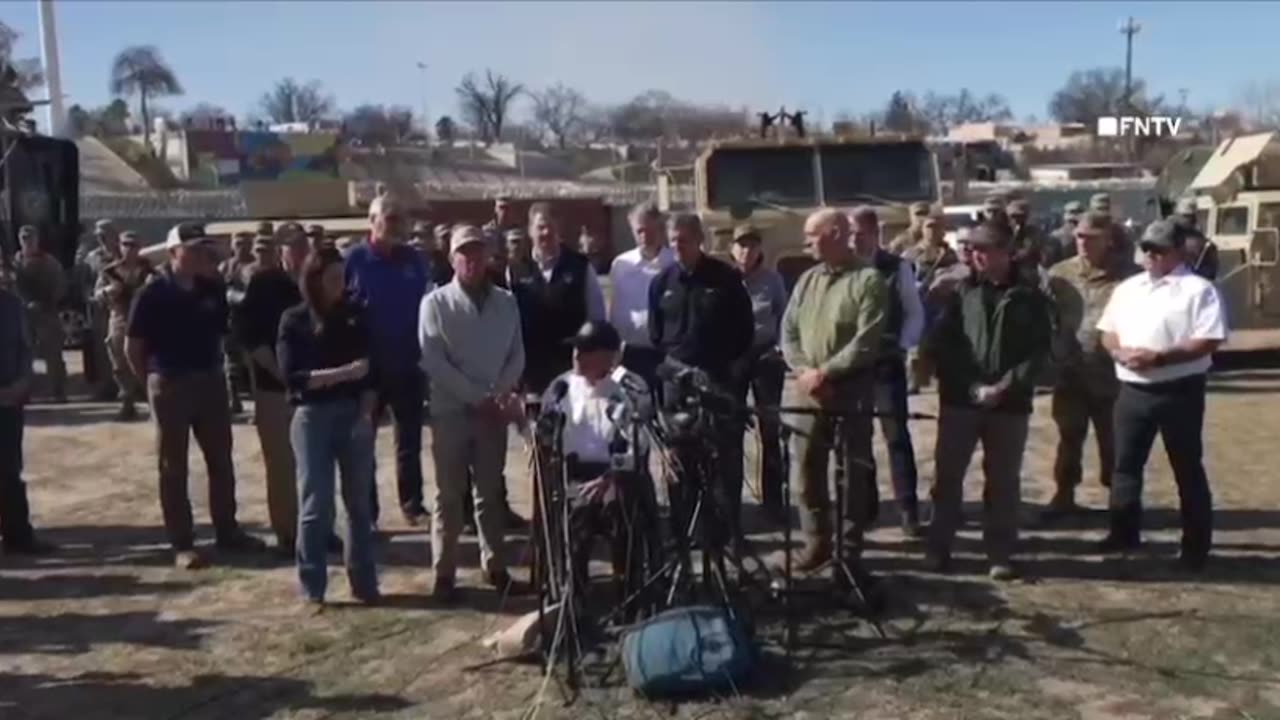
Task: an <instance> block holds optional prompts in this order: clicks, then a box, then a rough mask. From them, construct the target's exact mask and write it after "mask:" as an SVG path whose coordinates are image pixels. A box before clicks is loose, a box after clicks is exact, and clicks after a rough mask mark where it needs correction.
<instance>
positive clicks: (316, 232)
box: [307, 225, 324, 238]
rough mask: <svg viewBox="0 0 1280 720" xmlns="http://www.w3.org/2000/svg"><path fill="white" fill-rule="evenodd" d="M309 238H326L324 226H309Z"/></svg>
mask: <svg viewBox="0 0 1280 720" xmlns="http://www.w3.org/2000/svg"><path fill="white" fill-rule="evenodd" d="M307 237H310V238H323V237H324V226H323V225H308V226H307Z"/></svg>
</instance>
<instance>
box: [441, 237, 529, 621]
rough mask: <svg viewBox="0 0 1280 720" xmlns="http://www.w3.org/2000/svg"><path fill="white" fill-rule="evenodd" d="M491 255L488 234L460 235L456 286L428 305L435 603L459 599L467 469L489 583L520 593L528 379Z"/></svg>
mask: <svg viewBox="0 0 1280 720" xmlns="http://www.w3.org/2000/svg"><path fill="white" fill-rule="evenodd" d="M490 252H491V249H490V248H489V246H488V243H487V242H486V241H485V238H484V235H483V234H482V233H481V232H480V229H479V228H477V227H475V226H471V225H464V226H459V227H457V228H455V229H454V231H453V248H452V250H451V254H450V259H451V262H452V264H453V271H454V276H453V281H452V282H450V283H449V284H447V285H444V286H443V287H440V288H438V289H436V290H434V291H432V292H431V293H430V294H429V295H427V296H426V297H425V298H423V300H422V305H421V308H420V312H419V315H418V339H419V340H420V342H421V345H422V368H423V370H425V371H426V372H427V376H428V377H430V378H431V406H432V407H431V423H432V443H431V452H432V456H433V458H434V460H435V484H436V501H435V504H434V506H433V507H434V512H435V518H434V521H433V522H432V524H431V547H432V553H433V554H434V557H435V563H434V564H435V587H434V591H433V593H434V595H435V596H436V598H437V599H439V600H441V601H443V602H446V603H448V602H451V601H452V600H453V599H454V598H455V597H456V589H455V588H456V583H455V577H456V572H457V548H458V536H459V535H460V534H461V532H462V523H463V517H462V515H463V509H462V508H463V502H462V501H463V495H464V494H465V493H466V489H467V473H468V470H469V471H470V472H471V473H472V475H473V477H474V492H475V507H476V516H477V521H478V523H479V525H480V562H481V566H482V568H483V569H484V573H485V579H486V580H488V582H489V583H490V584H491V585H493V586H494V587H496V588H498V589H499V590H506V591H508V592H514V591H515V587H514V586H513V584H512V581H511V576H510V574H509V573H508V572H507V566H506V558H505V557H504V555H505V553H504V541H503V531H504V525H503V521H504V512H503V511H504V509H505V503H504V500H503V488H502V483H503V480H502V477H503V470H504V467H505V465H506V458H507V425H508V424H509V423H510V422H511V421H512V420H513V419H515V418H517V417H518V416H519V413H520V400H519V396H518V395H517V394H516V393H515V388H516V384H517V383H518V382H519V380H520V375H521V373H523V372H524V343H523V340H522V339H521V336H520V311H519V310H518V309H517V307H516V301H515V298H514V297H513V296H512V295H511V293H510V292H508V291H506V290H504V289H502V288H500V287H496V286H495V285H493V283H492V282H491V281H490V279H489V276H488V274H487V270H488V265H489V254H490Z"/></svg>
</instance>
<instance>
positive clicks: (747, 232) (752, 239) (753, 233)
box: [733, 225, 761, 245]
mask: <svg viewBox="0 0 1280 720" xmlns="http://www.w3.org/2000/svg"><path fill="white" fill-rule="evenodd" d="M733 241H734V242H735V243H741V244H743V245H746V244H748V243H752V244H756V245H758V244H760V242H761V237H760V231H759V230H757V229H756V227H755V226H754V225H739V226H737V227H735V228H734V229H733Z"/></svg>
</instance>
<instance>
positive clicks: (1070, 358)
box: [1044, 213, 1138, 520]
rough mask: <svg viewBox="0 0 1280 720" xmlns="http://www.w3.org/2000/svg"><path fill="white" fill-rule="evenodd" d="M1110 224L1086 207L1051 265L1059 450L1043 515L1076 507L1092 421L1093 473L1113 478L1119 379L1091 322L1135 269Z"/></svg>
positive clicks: (1108, 479) (1055, 417) (1103, 479)
mask: <svg viewBox="0 0 1280 720" xmlns="http://www.w3.org/2000/svg"><path fill="white" fill-rule="evenodd" d="M1111 228H1112V222H1111V219H1110V218H1109V217H1107V216H1105V215H1101V214H1097V213H1089V214H1088V215H1086V216H1085V217H1084V219H1083V220H1082V221H1081V222H1080V224H1079V225H1078V226H1077V228H1076V245H1077V255H1076V256H1075V257H1073V258H1069V259H1067V260H1063V261H1062V262H1060V263H1058V264H1056V265H1054V266H1053V268H1052V269H1050V271H1049V294H1050V296H1051V297H1052V299H1053V301H1054V306H1055V314H1056V322H1055V325H1056V333H1055V337H1054V352H1053V356H1054V361H1055V362H1054V365H1055V367H1056V370H1057V377H1056V379H1055V384H1054V390H1053V420H1054V423H1056V424H1057V426H1058V454H1057V459H1056V461H1055V462H1054V467H1053V475H1054V481H1055V483H1056V485H1057V491H1056V492H1055V493H1054V496H1053V500H1051V501H1050V503H1049V508H1048V509H1047V510H1046V512H1045V516H1044V519H1046V520H1049V519H1053V518H1055V517H1058V516H1061V515H1063V514H1065V513H1069V512H1072V511H1073V510H1075V509H1076V501H1075V489H1076V487H1077V486H1078V485H1079V484H1080V481H1081V476H1082V474H1083V469H1082V463H1081V454H1082V453H1083V451H1084V441H1085V437H1086V436H1087V435H1088V433H1089V424H1090V423H1091V422H1092V423H1093V431H1094V435H1095V437H1096V440H1097V443H1098V459H1099V467H1100V473H1099V474H1100V477H1099V481H1100V482H1101V483H1102V485H1103V486H1104V487H1110V485H1111V472H1112V469H1113V467H1114V465H1115V438H1114V433H1113V425H1112V412H1111V411H1112V407H1113V405H1114V404H1115V399H1116V395H1117V394H1118V393H1119V390H1120V384H1119V381H1118V380H1116V375H1115V362H1114V360H1112V358H1111V355H1110V353H1108V352H1107V349H1106V348H1104V347H1103V346H1102V334H1101V333H1100V332H1098V330H1097V328H1096V327H1095V326H1096V325H1097V323H1098V318H1099V317H1101V315H1102V311H1103V309H1104V308H1105V307H1106V306H1107V301H1108V300H1110V298H1111V292H1112V291H1113V290H1114V289H1115V287H1116V286H1117V285H1119V284H1120V282H1121V281H1122V280H1124V279H1125V278H1127V277H1129V276H1130V275H1132V274H1134V273H1135V272H1137V270H1138V268H1137V267H1136V266H1135V265H1134V264H1133V262H1132V261H1131V260H1124V259H1122V258H1119V257H1117V256H1116V255H1115V254H1114V252H1112V251H1111V248H1110V241H1111V238H1110V234H1111Z"/></svg>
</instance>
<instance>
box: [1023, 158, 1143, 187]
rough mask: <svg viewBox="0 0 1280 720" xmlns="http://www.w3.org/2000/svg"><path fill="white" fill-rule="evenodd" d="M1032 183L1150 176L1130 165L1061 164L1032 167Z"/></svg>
mask: <svg viewBox="0 0 1280 720" xmlns="http://www.w3.org/2000/svg"><path fill="white" fill-rule="evenodd" d="M1029 173H1030V175H1031V181H1032V182H1041V183H1054V182H1067V181H1080V180H1124V179H1135V178H1142V177H1146V176H1147V175H1149V173H1147V172H1146V171H1145V170H1143V169H1142V168H1141V167H1139V166H1137V165H1131V164H1129V163H1061V164H1055V165H1032V166H1031V167H1030V168H1029Z"/></svg>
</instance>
